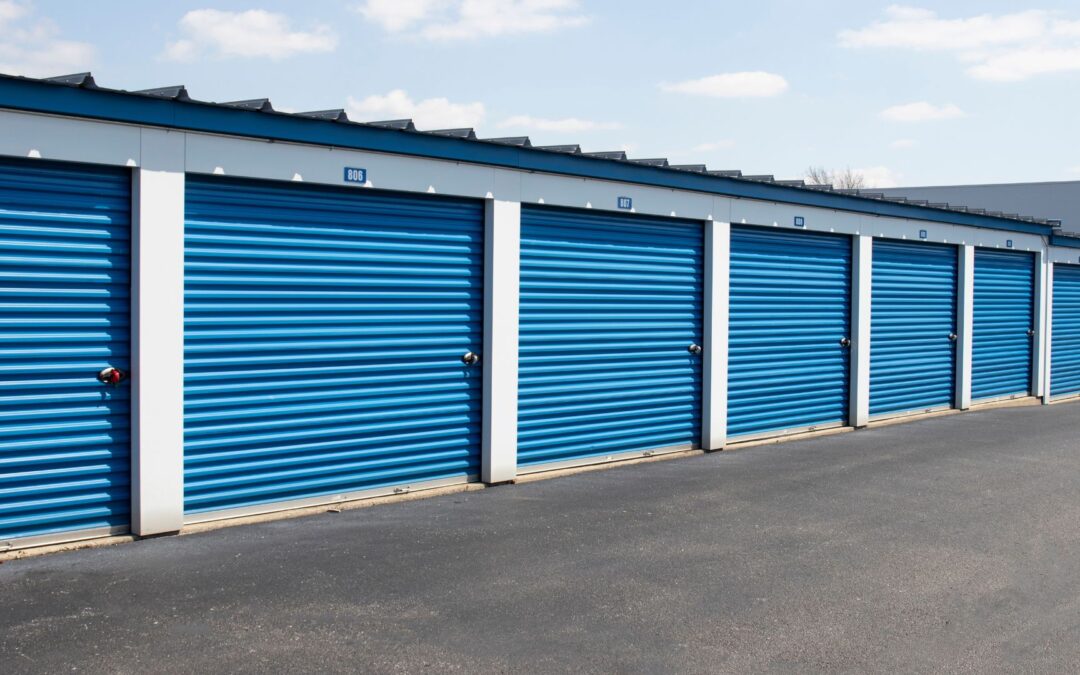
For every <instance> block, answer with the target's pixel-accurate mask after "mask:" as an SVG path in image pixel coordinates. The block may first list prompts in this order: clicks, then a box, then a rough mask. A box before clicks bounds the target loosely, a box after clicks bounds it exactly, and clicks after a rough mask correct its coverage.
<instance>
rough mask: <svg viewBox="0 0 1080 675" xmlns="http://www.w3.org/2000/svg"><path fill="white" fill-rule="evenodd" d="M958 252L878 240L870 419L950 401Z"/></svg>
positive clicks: (952, 248) (873, 283)
mask: <svg viewBox="0 0 1080 675" xmlns="http://www.w3.org/2000/svg"><path fill="white" fill-rule="evenodd" d="M956 268H957V249H956V247H955V246H943V245H940V244H916V243H901V242H893V241H882V240H874V250H873V265H872V272H871V277H872V279H871V289H872V290H871V293H872V298H871V310H870V313H871V318H870V414H871V415H881V414H884V413H896V412H907V411H913V410H925V409H927V408H936V407H940V406H951V405H952V403H953V382H954V379H955V371H956V368H955V364H956V343H955V342H953V341H951V340H949V334H950V333H953V332H955V330H956V289H957V279H956V274H957V269H956Z"/></svg>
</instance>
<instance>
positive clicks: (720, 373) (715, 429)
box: [701, 220, 731, 450]
mask: <svg viewBox="0 0 1080 675" xmlns="http://www.w3.org/2000/svg"><path fill="white" fill-rule="evenodd" d="M730 278H731V223H718V222H715V221H712V220H710V221H706V222H705V292H704V303H705V317H704V318H705V327H704V331H703V339H704V342H705V344H704V345H703V346H704V347H705V349H704V357H703V359H702V364H701V368H702V372H701V378H702V388H703V389H702V396H701V401H702V404H701V405H702V411H701V421H702V422H701V426H702V429H701V447H702V449H704V450H720V449H722V448H723V447H724V445H725V443H726V442H727V398H728V381H727V360H728V359H727V356H728V309H729V303H730V297H729V295H728V293H729V287H728V283H729V280H730Z"/></svg>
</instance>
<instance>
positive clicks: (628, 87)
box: [0, 0, 1080, 187]
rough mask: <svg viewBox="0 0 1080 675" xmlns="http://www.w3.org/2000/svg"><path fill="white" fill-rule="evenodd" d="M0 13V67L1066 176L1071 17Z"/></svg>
mask: <svg viewBox="0 0 1080 675" xmlns="http://www.w3.org/2000/svg"><path fill="white" fill-rule="evenodd" d="M1019 4H1020V3H1015V2H992V1H984V2H965V1H952V2H947V3H945V2H916V1H913V2H911V3H909V4H890V3H888V2H882V3H878V2H867V1H865V0H863V1H859V2H848V1H845V0H824V1H823V2H803V1H773V2H769V1H766V0H760V1H759V2H754V3H748V2H742V1H740V2H726V1H723V2H721V1H714V2H705V1H701V2H691V1H683V2H655V1H653V2H644V1H634V0H623V1H622V2H619V1H617V0H341V1H337V2H333V1H330V0H321V1H320V0H308V2H304V3H297V2H283V1H275V0H249V1H247V2H231V1H223V0H205V1H204V2H169V3H162V2H134V1H129V2H121V1H119V0H96V1H95V2H82V3H72V2H66V1H61V0H0V72H6V73H15V74H24V75H31V76H45V75H52V74H63V73H68V72H76V71H83V70H91V71H93V72H94V75H95V77H96V79H97V81H98V83H99V84H101V85H103V86H108V87H116V88H122V89H140V88H148V87H154V86H163V85H173V84H185V85H187V87H188V89H189V91H190V93H191V94H192V96H193V97H195V98H199V99H205V100H214V101H230V100H238V99H245V98H261V97H269V98H270V99H271V100H272V102H273V104H274V106H275V107H277V108H278V109H285V110H291V111H303V110H320V109H325V108H340V107H345V108H347V109H348V110H349V113H350V116H351V118H352V119H356V120H361V121H366V120H377V119H391V118H397V117H406V116H407V117H414V118H416V119H417V124H418V126H420V127H421V128H429V129H430V128H445V127H453V126H462V125H467V126H475V127H476V128H477V131H478V133H479V134H480V136H481V137H493V136H508V135H529V136H531V137H532V138H533V141H534V143H540V144H555V143H580V144H581V145H582V146H583V148H584V149H585V150H587V151H589V150H616V149H626V150H628V151H629V152H630V154H631V156H636V157H668V158H670V159H671V160H672V161H673V162H679V163H707V164H708V165H709V167H710V168H713V169H742V170H743V171H744V172H747V173H771V174H775V175H776V176H777V177H778V178H800V177H802V175H803V173H804V172H805V169H806V167H807V166H809V165H821V166H824V167H826V168H829V169H842V168H844V167H851V168H854V169H858V170H862V171H864V172H865V173H866V175H867V177H868V178H869V179H870V181H871V182H872V183H875V184H877V185H878V186H881V187H887V186H890V185H896V184H899V185H922V184H946V183H978V182H995V181H1025V180H1067V179H1080V124H1078V123H1077V119H1078V117H1080V116H1078V114H1077V112H1076V111H1077V109H1078V108H1080V86H1078V85H1080V4H1078V3H1076V2H1075V0H1074V1H1073V2H1064V1H1058V2H1040V3H1039V4H1036V5H1032V6H1030V7H1027V6H1025V7H1019V6H1018V5H1019Z"/></svg>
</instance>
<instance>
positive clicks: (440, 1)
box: [355, 0, 450, 33]
mask: <svg viewBox="0 0 1080 675" xmlns="http://www.w3.org/2000/svg"><path fill="white" fill-rule="evenodd" d="M449 4H450V3H449V2H447V1H446V0H367V2H365V3H364V4H363V5H360V6H358V7H356V8H355V9H356V11H357V12H359V13H360V15H361V16H363V17H364V18H365V19H367V20H368V21H372V22H374V23H377V24H379V25H380V26H382V29H383V30H385V31H387V32H389V33H396V32H398V31H402V30H405V29H406V28H409V27H410V26H413V25H415V24H416V23H419V22H421V21H423V20H424V19H426V18H427V17H428V16H429V15H431V14H433V13H434V12H436V11H440V10H444V9H445V8H446V7H448V6H449Z"/></svg>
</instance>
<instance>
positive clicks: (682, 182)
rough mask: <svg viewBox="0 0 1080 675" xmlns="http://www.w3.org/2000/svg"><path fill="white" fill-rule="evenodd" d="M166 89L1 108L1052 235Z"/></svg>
mask: <svg viewBox="0 0 1080 675" xmlns="http://www.w3.org/2000/svg"><path fill="white" fill-rule="evenodd" d="M168 89H171V91H168V94H171V95H172V96H173V98H161V97H160V95H146V94H135V93H130V92H122V91H117V90H110V89H100V88H98V89H87V88H76V87H73V86H70V85H64V84H58V83H51V82H45V81H42V80H35V79H30V78H22V77H13V76H10V75H0V108H8V109H13V110H23V111H33V112H40V113H47V114H55V115H67V116H71V117H80V118H91V119H99V120H108V121H114V122H124V123H129V124H138V125H147V126H160V127H169V128H175V129H183V130H188V131H198V132H207V133H215V134H225V135H232V136H241V137H249V138H263V139H274V140H282V141H291V142H296V143H306V144H313V145H327V146H335V147H340V148H350V149H356V150H367V151H372V152H385V153H393V154H402V155H412V156H417V157H425V158H429V159H444V160H450V161H458V162H470V163H475V164H485V165H490V166H498V167H505V168H511V169H520V170H526V171H538V172H544V173H553V174H562V175H570V176H577V177H584V178H595V179H599V180H611V181H618V182H624V183H636V184H640V185H648V186H656V187H663V188H671V189H682V190H691V191H695V192H703V193H708V194H714V195H721V196H725V197H734V198H745V199H759V200H764V201H772V202H779V203H785V204H796V205H802V206H808V207H818V208H826V209H836V210H841V211H853V212H858V213H867V214H872V215H878V216H888V217H893V218H910V219H918V220H925V221H930V222H939V223H950V224H954V225H968V226H972V227H984V228H990V229H997V230H1007V231H1014V232H1028V233H1034V234H1042V235H1049V234H1050V233H1051V231H1052V228H1051V227H1050V226H1048V225H1042V224H1038V223H1026V222H1021V221H1015V220H1007V219H1004V218H995V217H992V216H986V215H979V214H975V213H957V212H952V211H943V210H940V209H933V208H928V207H924V206H918V205H913V204H897V203H894V202H887V201H879V200H873V199H866V198H865V197H861V196H848V195H842V194H838V193H835V192H826V191H819V190H807V189H805V188H797V187H791V186H785V185H778V184H775V183H761V182H754V181H753V180H746V179H745V178H744V179H742V180H740V179H736V178H730V177H726V176H719V175H715V174H713V173H711V172H710V173H709V174H700V173H696V172H691V171H676V170H671V169H668V168H665V167H659V166H649V165H646V164H640V163H634V162H620V161H612V160H606V159H599V158H595V157H588V156H585V155H582V154H580V149H578V148H577V146H555V147H550V146H549V149H548V150H546V151H545V150H542V149H535V148H526V147H521V146H514V145H503V144H499V143H480V142H477V141H471V140H466V139H462V138H453V137H447V136H440V135H437V134H429V133H417V132H409V131H398V130H393V129H387V128H382V127H378V126H374V125H368V124H340V123H337V122H332V121H328V120H323V119H315V118H310V117H302V116H297V115H284V114H266V113H261V112H256V111H253V110H246V109H243V108H239V107H232V106H228V105H219V104H213V103H203V102H199V101H186V100H182V99H181V98H180V97H181V96H182V95H183V94H186V91H184V90H183V89H182V88H180V87H175V88H168ZM181 92H182V93H181ZM162 93H166V92H162ZM552 150H555V151H554V152H553V151H552ZM575 150H576V152H575Z"/></svg>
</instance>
